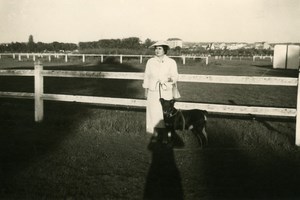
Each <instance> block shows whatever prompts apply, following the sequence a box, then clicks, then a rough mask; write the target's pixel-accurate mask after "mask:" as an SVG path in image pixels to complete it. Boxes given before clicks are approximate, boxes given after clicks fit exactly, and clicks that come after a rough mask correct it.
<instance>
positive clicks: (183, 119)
mask: <svg viewBox="0 0 300 200" xmlns="http://www.w3.org/2000/svg"><path fill="white" fill-rule="evenodd" d="M179 113H180V116H181V118H182V131H184V129H185V118H184V116H183V114H182V112H181V110H179Z"/></svg>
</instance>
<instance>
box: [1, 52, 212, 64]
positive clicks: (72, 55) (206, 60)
mask: <svg viewBox="0 0 300 200" xmlns="http://www.w3.org/2000/svg"><path fill="white" fill-rule="evenodd" d="M2 56H12V57H13V59H16V56H17V57H18V60H19V61H21V60H22V57H27V59H29V58H30V57H32V60H33V61H35V60H36V57H42V58H43V57H48V60H49V62H51V60H52V57H54V58H60V57H64V58H65V62H68V60H69V57H82V62H85V61H86V57H100V61H101V62H103V61H104V57H119V61H120V63H123V58H125V57H136V58H139V60H140V63H142V62H143V58H149V57H153V55H123V54H73V53H68V54H62V53H0V59H1V58H2ZM169 57H171V58H181V59H182V63H183V64H184V65H185V63H186V59H191V58H192V59H194V60H195V59H205V64H206V65H208V56H189V55H182V56H169Z"/></svg>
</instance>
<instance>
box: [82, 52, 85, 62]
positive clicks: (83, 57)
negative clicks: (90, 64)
mask: <svg viewBox="0 0 300 200" xmlns="http://www.w3.org/2000/svg"><path fill="white" fill-rule="evenodd" d="M82 62H85V55H84V54H82Z"/></svg>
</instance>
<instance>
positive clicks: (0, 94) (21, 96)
mask: <svg viewBox="0 0 300 200" xmlns="http://www.w3.org/2000/svg"><path fill="white" fill-rule="evenodd" d="M0 97H2V98H17V99H33V98H34V93H27V92H1V91H0Z"/></svg>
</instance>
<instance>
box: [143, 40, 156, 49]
mask: <svg viewBox="0 0 300 200" xmlns="http://www.w3.org/2000/svg"><path fill="white" fill-rule="evenodd" d="M152 44H154V42H153V41H151V40H150V39H149V38H147V39H146V40H145V42H144V46H145V47H146V48H149V47H150V46H151V45H152Z"/></svg>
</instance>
